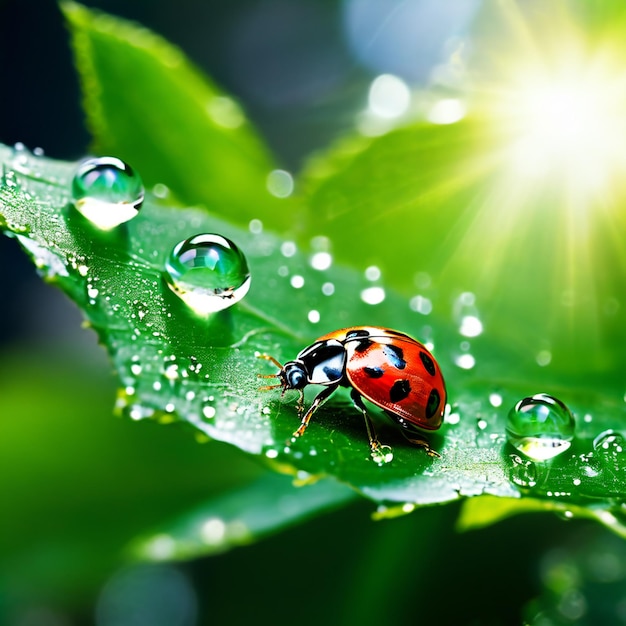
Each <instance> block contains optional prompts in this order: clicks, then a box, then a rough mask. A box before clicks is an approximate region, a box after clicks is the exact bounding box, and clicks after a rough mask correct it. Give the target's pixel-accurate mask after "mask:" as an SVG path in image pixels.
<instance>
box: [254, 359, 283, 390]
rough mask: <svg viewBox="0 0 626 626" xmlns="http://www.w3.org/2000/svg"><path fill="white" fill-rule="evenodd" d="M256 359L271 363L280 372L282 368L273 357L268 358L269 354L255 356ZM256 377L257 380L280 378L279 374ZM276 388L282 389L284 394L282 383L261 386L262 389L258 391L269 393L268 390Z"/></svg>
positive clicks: (258, 375)
mask: <svg viewBox="0 0 626 626" xmlns="http://www.w3.org/2000/svg"><path fill="white" fill-rule="evenodd" d="M257 357H258V358H259V359H265V360H266V361H269V362H270V363H273V364H274V365H275V366H276V367H277V368H278V369H279V370H281V371H282V369H283V366H282V365H281V363H280V362H279V361H277V360H276V359H275V358H274V357H273V356H270V355H269V354H257ZM256 376H257V378H280V372H279V373H278V374H257V375H256ZM278 387H283V393H285V389H284V384H283V383H282V381H281V382H280V383H276V384H275V385H263V387H259V391H269V390H270V389H276V388H278Z"/></svg>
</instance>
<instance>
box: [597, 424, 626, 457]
mask: <svg viewBox="0 0 626 626" xmlns="http://www.w3.org/2000/svg"><path fill="white" fill-rule="evenodd" d="M593 448H594V450H599V451H602V452H606V453H608V454H613V455H616V454H621V453H622V452H623V451H624V449H625V448H626V440H625V439H624V436H623V435H622V434H621V433H620V432H618V431H616V430H612V429H609V430H605V431H603V432H601V433H600V434H599V435H597V436H596V437H595V439H594V440H593Z"/></svg>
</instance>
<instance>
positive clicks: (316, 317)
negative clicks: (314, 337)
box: [308, 309, 320, 324]
mask: <svg viewBox="0 0 626 626" xmlns="http://www.w3.org/2000/svg"><path fill="white" fill-rule="evenodd" d="M308 318H309V322H311V324H317V323H318V322H319V321H320V312H319V311H316V310H315V309H311V310H310V311H309V315H308Z"/></svg>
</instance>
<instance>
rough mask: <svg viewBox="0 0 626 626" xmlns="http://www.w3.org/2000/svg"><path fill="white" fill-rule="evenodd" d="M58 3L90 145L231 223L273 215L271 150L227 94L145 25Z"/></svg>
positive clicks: (275, 206) (186, 201) (275, 205)
mask: <svg viewBox="0 0 626 626" xmlns="http://www.w3.org/2000/svg"><path fill="white" fill-rule="evenodd" d="M61 7H62V9H63V12H64V14H65V16H66V19H67V21H68V26H69V29H70V33H71V35H72V44H73V48H74V54H75V59H76V64H77V68H78V70H79V74H80V78H81V85H82V89H83V98H84V109H85V113H86V115H87V121H88V125H89V129H90V131H91V133H92V135H93V138H94V141H93V146H92V149H93V150H94V152H96V153H97V154H114V155H116V156H118V157H120V158H123V159H124V160H126V161H127V162H129V163H141V175H142V177H143V179H144V181H145V182H146V184H147V185H149V186H153V185H155V184H157V183H159V184H164V185H166V187H168V188H169V189H170V190H172V191H173V192H174V196H175V198H176V199H177V200H178V201H179V202H181V203H183V204H197V205H203V206H206V207H209V208H210V209H211V211H212V212H213V213H216V214H221V215H225V216H229V218H230V219H233V220H234V221H236V222H238V223H247V221H249V220H250V219H252V218H258V217H259V216H260V214H261V213H263V215H264V217H265V219H266V220H268V222H269V221H273V222H274V223H275V224H276V223H279V217H280V214H279V212H278V209H279V208H280V206H279V203H278V201H277V199H276V198H275V197H273V196H271V195H270V194H269V193H268V192H267V189H266V180H267V176H268V174H269V172H270V171H271V170H272V169H274V165H273V164H272V158H271V156H270V155H269V152H268V151H267V149H266V148H265V146H264V145H263V143H262V142H261V141H260V140H259V138H258V137H257V135H256V133H255V131H254V129H253V128H252V127H251V126H250V124H249V123H248V122H247V120H246V118H245V114H244V112H243V111H242V110H241V108H240V106H239V105H238V104H237V103H236V102H235V101H234V100H233V99H232V98H230V97H229V96H227V95H225V94H224V93H223V92H221V91H220V90H219V89H218V88H217V87H216V86H215V85H213V84H212V83H211V81H210V80H208V79H207V78H206V77H204V76H202V75H201V74H200V72H199V71H198V70H197V69H196V68H195V67H194V66H193V65H192V64H191V63H190V62H189V61H188V60H187V59H186V58H185V56H184V55H183V53H182V52H181V51H180V50H179V49H177V48H176V47H175V46H173V45H172V44H170V43H168V42H166V41H164V40H163V39H161V38H160V37H158V36H157V35H155V34H153V33H151V32H150V31H148V30H147V29H145V28H142V27H140V26H138V25H135V24H132V23H130V22H127V21H125V20H121V19H117V18H114V17H112V16H109V15H106V14H103V13H99V12H97V11H90V10H88V9H86V8H85V7H83V6H81V5H79V4H76V3H73V2H63V3H62V5H61ZM272 216H275V219H274V220H272Z"/></svg>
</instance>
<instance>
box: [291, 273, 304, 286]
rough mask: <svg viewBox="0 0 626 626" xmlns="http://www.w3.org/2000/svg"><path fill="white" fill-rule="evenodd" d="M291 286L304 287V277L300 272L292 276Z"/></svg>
mask: <svg viewBox="0 0 626 626" xmlns="http://www.w3.org/2000/svg"><path fill="white" fill-rule="evenodd" d="M290 282H291V286H292V287H293V288H294V289H301V288H302V287H304V278H303V277H302V276H300V275H299V274H294V275H293V276H292V277H291V281H290Z"/></svg>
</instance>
